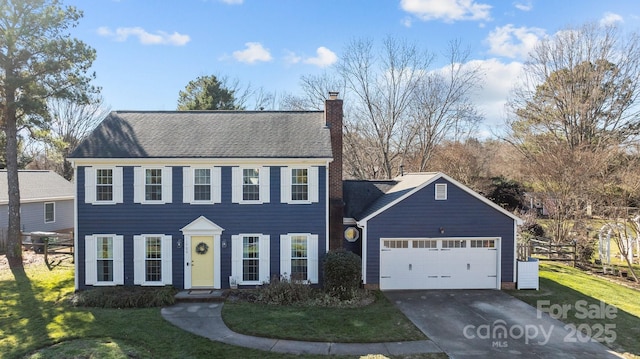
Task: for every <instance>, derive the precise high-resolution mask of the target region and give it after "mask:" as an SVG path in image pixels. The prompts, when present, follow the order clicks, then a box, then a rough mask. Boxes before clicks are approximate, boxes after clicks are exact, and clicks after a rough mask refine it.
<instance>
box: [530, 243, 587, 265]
mask: <svg viewBox="0 0 640 359" xmlns="http://www.w3.org/2000/svg"><path fill="white" fill-rule="evenodd" d="M529 257H534V258H537V259H539V260H542V261H545V260H546V261H562V262H572V263H573V266H574V267H575V265H576V260H577V244H576V242H572V243H553V242H551V239H549V238H542V237H535V238H532V239H529V241H528V242H527V243H525V244H518V259H519V260H527V259H528V258H529Z"/></svg>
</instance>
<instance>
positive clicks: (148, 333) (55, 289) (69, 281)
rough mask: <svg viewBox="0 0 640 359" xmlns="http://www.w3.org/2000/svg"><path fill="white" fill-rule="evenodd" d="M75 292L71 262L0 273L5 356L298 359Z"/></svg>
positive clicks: (0, 354) (155, 311)
mask: <svg viewBox="0 0 640 359" xmlns="http://www.w3.org/2000/svg"><path fill="white" fill-rule="evenodd" d="M72 293H73V267H72V265H71V264H69V263H63V265H60V266H58V267H56V268H54V269H53V270H52V271H49V270H48V269H47V267H46V266H45V265H39V266H36V265H31V266H28V267H26V268H25V270H24V271H15V272H12V271H9V270H3V271H0V358H2V359H4V358H38V359H41V358H261V359H263V358H264V359H269V358H294V357H296V358H297V357H299V356H295V355H283V354H278V353H270V352H264V351H259V350H253V349H247V348H241V347H236V346H232V345H227V344H223V343H219V342H213V341H210V340H208V339H206V338H202V337H199V336H196V335H193V334H191V333H188V332H185V331H183V330H181V329H179V328H177V327H175V326H173V325H171V324H170V323H169V322H167V321H165V320H164V319H163V318H162V316H161V315H160V309H159V308H145V309H103V308H76V307H73V306H71V305H70V304H69V303H68V301H67V298H69V296H70V295H71V294H72ZM262 324H263V323H260V322H255V321H254V325H256V326H259V325H262ZM264 324H265V325H266V324H268V323H264ZM442 355H443V354H442V353H440V354H435V355H427V354H425V355H415V356H410V357H407V358H438V357H443V356H442ZM306 357H308V358H325V357H324V356H306Z"/></svg>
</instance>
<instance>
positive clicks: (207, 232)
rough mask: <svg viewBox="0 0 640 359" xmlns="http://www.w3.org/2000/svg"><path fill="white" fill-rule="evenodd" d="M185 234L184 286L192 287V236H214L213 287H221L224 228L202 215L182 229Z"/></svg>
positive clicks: (186, 287)
mask: <svg viewBox="0 0 640 359" xmlns="http://www.w3.org/2000/svg"><path fill="white" fill-rule="evenodd" d="M180 230H181V231H182V234H183V235H184V288H185V289H191V237H193V236H212V237H213V266H214V271H213V274H214V276H213V288H215V289H220V288H221V285H222V281H221V276H220V251H221V250H222V246H221V245H220V236H221V235H222V231H224V229H223V228H222V227H220V226H218V225H217V224H215V223H213V222H212V221H210V220H208V219H207V218H205V217H204V216H200V217H198V218H197V219H195V220H194V221H193V222H191V223H189V224H188V225H186V226H185V227H183V228H182V229H180Z"/></svg>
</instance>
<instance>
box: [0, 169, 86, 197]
mask: <svg viewBox="0 0 640 359" xmlns="http://www.w3.org/2000/svg"><path fill="white" fill-rule="evenodd" d="M18 181H19V182H20V202H22V203H25V202H44V201H53V200H69V199H73V196H74V188H73V183H71V182H69V181H67V180H66V179H64V178H63V177H62V176H60V175H59V174H57V173H55V172H53V171H37V170H23V171H18ZM7 186H8V185H7V171H6V170H0V205H1V204H7V203H9V195H8V192H9V191H8V189H7V188H8V187H7Z"/></svg>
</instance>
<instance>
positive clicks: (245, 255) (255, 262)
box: [242, 236, 260, 281]
mask: <svg viewBox="0 0 640 359" xmlns="http://www.w3.org/2000/svg"><path fill="white" fill-rule="evenodd" d="M258 243H259V238H258V237H257V236H250V237H244V238H243V239H242V280H243V281H257V280H259V278H260V275H259V274H260V273H259V269H260V260H259V258H260V252H259V247H258Z"/></svg>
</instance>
